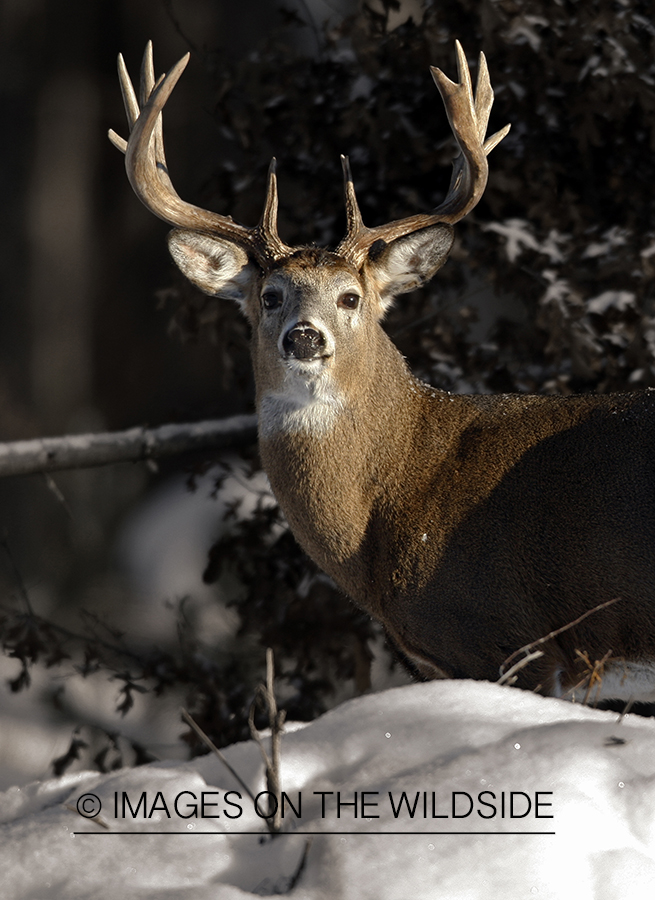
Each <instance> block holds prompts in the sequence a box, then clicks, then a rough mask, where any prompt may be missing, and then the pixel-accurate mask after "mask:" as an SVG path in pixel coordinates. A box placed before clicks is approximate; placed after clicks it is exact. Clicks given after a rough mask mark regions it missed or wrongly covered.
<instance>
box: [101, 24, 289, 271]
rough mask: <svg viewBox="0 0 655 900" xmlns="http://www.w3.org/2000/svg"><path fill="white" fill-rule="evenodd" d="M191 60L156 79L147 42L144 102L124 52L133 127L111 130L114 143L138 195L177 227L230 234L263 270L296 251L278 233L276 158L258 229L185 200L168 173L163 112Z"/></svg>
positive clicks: (124, 87)
mask: <svg viewBox="0 0 655 900" xmlns="http://www.w3.org/2000/svg"><path fill="white" fill-rule="evenodd" d="M188 61H189V54H188V53H187V54H186V56H183V57H182V59H181V60H180V61H179V62H178V63H176V64H175V65H174V66H173V68H172V69H171V70H170V72H168V74H167V75H165V76H164V75H162V76H161V77H160V78H159V79H158V80H157V82H155V74H154V67H153V58H152V42H151V41H148V44H147V45H146V50H145V53H144V55H143V63H142V65H141V83H140V103H139V101H138V100H137V97H136V92H135V90H134V87H133V85H132V82H131V80H130V76H129V75H128V73H127V69H126V67H125V63H124V61H123V57H122V55H120V54H119V57H118V77H119V81H120V85H121V91H122V93H123V102H124V104H125V112H126V114H127V121H128V125H129V128H130V135H129V138H128V139H127V141H126V140H124V139H123V138H122V137H120V136H119V135H118V134H116V132H115V131H113V130H111V129H110V131H109V139H110V141H111V142H112V144H113V145H114V146H115V147H117V148H118V149H119V150H121V151H122V152H123V153H124V154H125V168H126V170H127V177H128V178H129V180H130V184H131V185H132V187H133V189H134V192H135V193H136V195H137V197H138V198H139V199H140V200H141V201H142V202H143V203H144V204H145V205H146V206H147V207H148V209H149V210H150V211H151V212H153V213H154V214H155V215H156V216H158V217H159V218H160V219H163V220H164V221H165V222H168V223H169V225H174V226H175V227H177V228H188V229H191V230H193V231H200V232H207V233H209V234H212V235H214V236H219V237H221V236H222V237H225V238H226V239H227V240H229V241H232V242H234V243H236V244H238V245H239V246H241V247H243V249H244V250H246V252H249V253H250V254H251V255H252V256H254V257H255V259H256V260H257V261H258V262H259V264H260V265H262V266H263V267H264V268H267V267H268V266H269V265H270V264H271V263H273V262H275V261H276V260H279V259H282V258H284V257H286V256H288V255H289V254H290V253H292V252H293V250H292V248H291V247H287V245H286V244H284V243H283V242H282V241H281V240H280V237H279V235H278V233H277V178H276V175H275V159H273V160H272V161H271V165H270V168H269V171H268V188H267V192H266V202H265V205H264V212H263V213H262V217H261V220H260V222H259V224H258V225H257V226H256V227H255V228H246V227H245V226H244V225H239V224H237V223H236V222H234V221H233V219H231V218H230V216H221V215H219V214H218V213H214V212H210V211H209V210H206V209H201V208H200V207H198V206H194V205H193V204H192V203H186V202H185V201H184V200H182V199H181V198H180V197H179V195H178V194H177V192H176V190H175V188H174V187H173V184H172V182H171V180H170V178H169V175H168V167H167V165H166V157H165V154H164V141H163V136H162V115H161V113H162V110H163V108H164V105H165V104H166V101H167V100H168V98H169V97H170V95H171V93H172V91H173V88H174V87H175V85H176V84H177V82H178V79H179V77H180V75H181V74H182V72H183V71H184V69H185V68H186V65H187V63H188Z"/></svg>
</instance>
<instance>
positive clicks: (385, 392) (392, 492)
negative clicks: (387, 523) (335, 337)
mask: <svg viewBox="0 0 655 900" xmlns="http://www.w3.org/2000/svg"><path fill="white" fill-rule="evenodd" d="M374 358H375V364H374V365H370V359H369V368H368V377H367V378H366V379H365V381H363V382H362V381H361V380H360V381H358V384H357V389H356V390H339V391H337V390H334V389H333V390H327V389H326V388H325V386H323V389H322V390H317V391H316V392H315V394H314V395H313V396H312V398H310V397H308V398H306V399H307V403H306V405H305V406H301V405H300V401H301V399H302V398H301V396H300V395H301V390H300V389H299V388H297V389H295V391H289V392H288V395H287V397H286V401H287V402H286V406H285V404H284V402H283V401H282V400H281V399H280V395H279V394H278V395H277V397H276V395H274V394H272V393H268V394H267V393H265V392H262V393H261V394H260V396H259V397H258V408H259V413H260V441H259V443H260V452H261V456H262V462H263V464H264V468H265V470H266V472H267V474H268V477H269V479H270V482H271V486H272V489H273V492H274V493H275V495H276V497H277V499H278V502H279V503H280V506H281V508H282V510H283V512H284V514H285V516H286V517H287V520H288V522H289V524H290V526H291V529H292V531H293V532H294V535H295V536H296V538H297V539H298V541H299V542H300V544H301V545H302V546H303V547H304V549H305V550H306V551H307V552H308V553H309V555H310V556H311V557H313V559H314V560H315V561H316V562H317V563H318V564H319V565H320V566H321V567H322V568H323V569H324V570H325V571H327V572H328V574H329V575H331V576H332V577H333V578H334V579H335V581H336V582H337V583H338V584H339V585H340V586H341V587H343V588H344V589H345V590H347V592H348V593H349V594H350V595H351V596H352V597H353V599H355V600H358V601H360V602H362V599H363V598H362V597H361V596H360V597H358V596H357V594H358V593H360V591H359V590H358V585H359V582H360V580H361V576H362V565H363V550H364V544H365V541H366V540H367V537H368V538H369V539H370V532H371V528H372V527H374V522H375V520H376V519H377V518H379V516H380V505H381V503H382V500H381V498H382V497H384V505H385V507H387V508H389V507H390V506H393V504H394V500H395V498H396V496H397V494H399V493H402V491H403V488H402V484H403V471H404V468H405V466H406V465H407V463H408V460H409V458H410V457H411V448H412V446H413V443H414V437H413V433H414V431H415V430H416V428H417V427H420V422H421V420H423V421H424V420H425V417H424V416H423V415H422V411H421V407H422V405H423V404H426V403H427V396H426V393H425V391H424V390H423V389H422V387H421V385H420V384H419V383H418V382H417V381H416V380H415V379H414V377H413V376H412V375H411V373H410V372H409V370H408V368H407V366H406V364H405V361H404V360H403V358H402V356H401V355H400V353H399V352H398V351H397V350H396V348H395V347H394V346H393V344H391V342H390V341H389V339H388V338H387V337H386V335H385V334H384V333H383V332H382V330H381V329H380V335H379V338H378V340H377V341H376V345H375V353H374ZM376 530H377V529H376ZM383 530H384V529H383ZM381 549H382V548H381ZM363 605H367V606H370V604H369V603H366V604H363Z"/></svg>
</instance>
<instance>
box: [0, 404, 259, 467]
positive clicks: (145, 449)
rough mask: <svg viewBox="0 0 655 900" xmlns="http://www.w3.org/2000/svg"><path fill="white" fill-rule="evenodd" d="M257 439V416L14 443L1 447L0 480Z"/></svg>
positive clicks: (148, 458) (236, 443)
mask: <svg viewBox="0 0 655 900" xmlns="http://www.w3.org/2000/svg"><path fill="white" fill-rule="evenodd" d="M256 436H257V417H256V416H255V415H241V416H231V417H230V418H227V419H210V420H207V421H204V422H191V423H185V424H182V425H161V426H159V427H158V428H130V429H128V430H127V431H108V432H104V433H100V434H71V435H65V436H64V437H54V438H36V439H35V440H31V441H13V442H12V443H7V444H0V478H3V477H6V476H8V475H33V474H35V473H37V472H38V473H43V472H56V471H58V470H61V469H88V468H92V467H94V466H106V465H110V464H111V463H118V462H138V461H139V460H153V459H162V458H163V457H166V456H177V455H178V454H180V453H188V452H190V451H193V450H219V449H222V448H225V447H236V446H239V445H241V444H247V443H251V442H254V441H255V439H256Z"/></svg>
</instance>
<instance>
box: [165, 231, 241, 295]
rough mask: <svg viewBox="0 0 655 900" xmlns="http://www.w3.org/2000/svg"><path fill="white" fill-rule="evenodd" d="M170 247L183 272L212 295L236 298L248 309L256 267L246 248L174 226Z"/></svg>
mask: <svg viewBox="0 0 655 900" xmlns="http://www.w3.org/2000/svg"><path fill="white" fill-rule="evenodd" d="M168 249H169V251H170V254H171V256H172V257H173V260H174V261H175V263H176V265H177V266H178V267H179V269H180V270H181V272H182V274H183V275H186V277H187V278H188V279H189V281H192V282H193V284H195V285H196V287H199V288H200V290H201V291H203V292H204V293H205V294H209V295H210V296H211V297H225V298H226V299H228V300H236V302H237V303H238V304H239V306H240V307H241V309H242V311H243V312H245V304H246V299H247V296H248V286H249V284H250V280H251V278H252V277H253V275H254V274H255V268H254V266H253V265H252V263H251V262H250V260H249V259H248V255H247V253H246V252H245V250H242V249H241V247H238V246H237V245H236V244H232V243H230V242H229V241H225V240H222V239H221V238H216V237H211V236H210V235H208V234H198V233H197V232H195V231H183V230H181V229H177V228H176V229H175V230H174V231H171V232H170V234H169V235H168Z"/></svg>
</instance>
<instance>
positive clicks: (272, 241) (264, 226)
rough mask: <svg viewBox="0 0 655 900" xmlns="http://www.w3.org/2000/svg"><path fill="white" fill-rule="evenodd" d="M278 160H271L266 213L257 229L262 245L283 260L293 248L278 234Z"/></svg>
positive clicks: (263, 214)
mask: <svg viewBox="0 0 655 900" xmlns="http://www.w3.org/2000/svg"><path fill="white" fill-rule="evenodd" d="M276 169H277V160H276V159H275V157H273V159H272V160H271V163H270V165H269V167H268V185H267V188H266V202H265V204H264V211H263V213H262V217H261V219H260V221H259V225H258V226H257V228H256V229H255V231H256V233H257V235H258V236H259V238H260V239H261V241H262V243H263V244H264V245H265V246H266V247H268V248H270V250H271V252H272V255H273V257H274V258H275V259H281V258H283V257H284V256H288V255H289V254H290V253H291V252H292V248H291V247H287V245H286V244H284V243H283V242H282V241H281V240H280V236H279V235H278V233H277V174H276Z"/></svg>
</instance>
